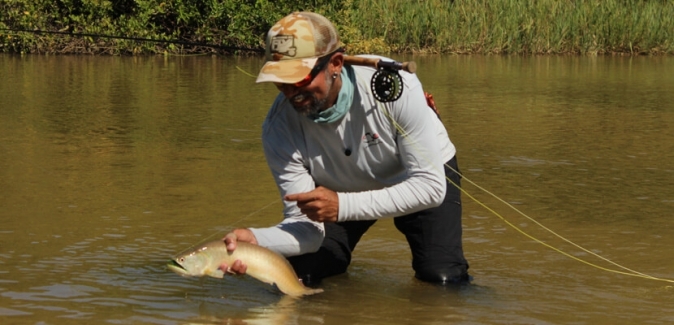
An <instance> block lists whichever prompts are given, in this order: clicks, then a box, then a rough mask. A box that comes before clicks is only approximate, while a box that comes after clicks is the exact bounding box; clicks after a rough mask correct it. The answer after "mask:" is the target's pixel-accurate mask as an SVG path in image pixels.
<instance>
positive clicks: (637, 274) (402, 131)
mask: <svg viewBox="0 0 674 325" xmlns="http://www.w3.org/2000/svg"><path fill="white" fill-rule="evenodd" d="M380 108H381V107H380ZM381 111H382V112H384V114H385V115H386V116H387V117H388V118H389V119H390V120H391V123H392V124H393V125H394V126H395V128H396V130H398V132H399V133H400V135H402V136H403V137H407V136H408V135H409V134H408V133H407V131H406V130H405V129H404V128H403V127H402V126H401V125H400V124H398V122H397V121H396V120H395V119H394V118H393V116H391V114H390V112H389V111H388V110H387V109H385V107H384V109H381ZM413 145H418V144H417V143H413ZM426 158H427V157H426ZM445 166H446V167H448V168H449V169H450V170H452V171H453V172H455V173H456V174H457V175H459V176H460V177H461V178H463V179H464V180H466V181H467V182H468V183H470V184H472V185H473V186H475V187H477V188H478V189H479V190H481V191H483V192H485V193H487V194H489V195H490V196H492V197H494V198H496V199H497V200H498V201H500V202H502V203H503V204H505V205H506V206H507V207H509V208H511V209H513V210H514V211H515V212H517V213H519V214H520V215H522V216H524V217H525V218H526V219H528V220H530V221H531V222H533V223H534V224H536V225H537V226H539V227H541V228H542V229H544V230H545V231H547V232H549V233H550V234H552V235H554V236H555V237H557V238H559V239H561V240H563V241H565V242H567V243H569V244H571V245H573V246H574V247H576V248H578V249H580V250H582V251H584V252H586V253H588V254H591V255H593V256H595V257H597V258H599V259H601V260H603V261H606V262H608V263H610V264H612V265H614V266H616V267H618V268H620V269H623V270H625V271H626V272H624V271H619V270H615V269H610V268H606V267H603V266H600V265H597V264H595V263H592V262H589V261H587V260H584V259H582V258H579V257H576V256H573V255H571V254H569V253H567V252H565V251H563V250H562V249H559V248H556V247H554V246H552V245H550V244H548V243H546V242H544V241H543V240H540V239H538V238H536V237H535V236H533V235H531V234H529V233H527V232H525V231H524V230H522V229H521V228H519V227H517V226H516V225H514V224H513V223H512V222H510V221H508V220H507V219H506V218H505V217H503V216H502V215H501V214H499V213H498V212H496V211H495V210H494V209H492V208H490V207H489V206H487V205H486V204H485V203H483V202H481V201H480V200H478V199H477V198H475V197H474V196H473V195H471V194H470V193H468V191H467V190H466V189H464V188H463V187H461V186H459V185H458V184H456V183H455V182H454V181H452V180H451V179H449V177H446V176H445V178H446V179H447V181H449V182H450V183H451V184H452V185H454V186H455V187H456V188H458V189H459V190H460V191H461V192H462V193H463V194H465V195H467V196H468V197H469V198H470V199H471V200H473V201H475V202H476V203H477V204H479V205H480V206H482V207H483V208H485V209H486V210H487V211H489V212H491V213H492V214H494V215H495V216H497V217H498V218H499V219H501V220H502V221H503V222H505V223H506V224H507V225H508V226H510V227H511V228H513V229H515V230H516V231H517V232H519V233H520V234H522V235H524V236H525V237H527V238H529V239H531V240H533V241H535V242H537V243H539V244H541V245H543V246H545V247H547V248H550V249H552V250H553V251H556V252H558V253H560V254H562V255H564V256H567V257H569V258H571V259H573V260H576V261H578V262H581V263H583V264H586V265H589V266H592V267H594V268H597V269H599V270H603V271H606V272H612V273H617V274H622V275H628V276H634V277H640V278H644V279H649V280H656V281H663V282H669V283H674V280H670V279H665V278H658V277H654V276H651V275H648V274H644V273H641V272H638V271H635V270H632V269H630V268H628V267H625V266H623V265H621V264H619V263H616V262H614V261H611V260H610V259H608V258H605V257H603V256H601V255H599V254H597V253H594V252H592V251H590V250H589V249H586V248H584V247H582V246H580V245H578V244H576V243H574V242H572V241H571V240H569V239H567V238H565V237H564V236H562V235H560V234H558V233H556V232H555V231H553V230H552V229H550V228H548V227H546V226H544V225H543V224H541V223H540V222H538V221H536V220H534V219H533V218H532V217H530V216H528V215H527V214H525V213H524V212H522V211H520V210H519V209H517V208H515V207H514V206H513V205H512V204H509V203H508V202H506V201H505V200H503V199H501V198H500V197H498V196H497V195H496V194H494V193H492V192H490V191H488V190H486V189H485V188H483V187H481V186H479V185H478V184H476V183H475V182H473V181H471V180H470V179H468V178H466V177H465V176H464V175H463V174H461V173H460V172H459V171H458V170H455V169H454V168H452V167H451V166H449V165H447V164H445Z"/></svg>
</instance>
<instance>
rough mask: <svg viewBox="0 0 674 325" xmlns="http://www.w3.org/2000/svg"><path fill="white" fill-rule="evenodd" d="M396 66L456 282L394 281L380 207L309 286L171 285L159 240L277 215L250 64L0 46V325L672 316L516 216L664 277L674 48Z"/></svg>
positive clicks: (641, 288) (261, 107)
mask: <svg viewBox="0 0 674 325" xmlns="http://www.w3.org/2000/svg"><path fill="white" fill-rule="evenodd" d="M397 58H398V59H400V60H409V59H413V60H415V61H416V62H417V64H418V66H419V71H418V75H419V77H420V78H421V80H422V82H423V83H424V85H425V88H426V90H427V91H429V92H431V93H433V95H434V97H435V100H436V102H437V104H438V106H440V110H441V113H442V119H443V121H444V123H445V125H446V126H447V129H448V130H449V133H450V137H451V138H452V140H453V142H454V143H455V144H456V146H457V148H458V151H459V163H460V167H461V170H462V172H463V173H464V174H465V177H466V179H464V188H465V189H466V191H467V192H468V194H470V195H471V196H472V197H474V198H475V200H476V201H477V202H480V203H477V202H476V201H473V200H472V199H471V198H470V197H469V196H468V195H464V198H463V199H464V207H465V208H464V244H465V252H466V256H467V258H468V259H469V262H470V263H471V269H470V272H471V274H472V275H473V276H474V278H475V279H474V282H473V284H472V285H470V286H465V287H460V288H443V287H437V286H433V285H428V284H424V283H421V282H419V281H416V280H415V279H414V278H413V276H412V275H413V274H412V271H411V267H410V254H409V252H408V249H407V245H406V242H405V240H404V238H403V236H402V235H401V234H399V233H398V232H397V231H396V230H395V227H394V226H393V224H392V222H391V220H382V221H380V222H378V223H377V224H376V225H375V226H374V227H373V228H372V229H371V230H370V231H369V232H368V233H367V234H366V236H365V237H364V238H363V240H362V242H361V243H360V244H359V247H358V249H357V250H356V254H355V257H354V261H353V264H352V265H351V267H350V269H349V272H348V274H345V275H342V276H337V277H334V278H330V279H327V280H325V281H324V283H323V284H322V287H323V288H324V289H325V292H324V293H322V294H320V295H316V296H311V297H307V298H304V299H300V300H292V299H287V298H285V297H282V296H280V295H279V294H278V293H276V292H275V291H273V290H272V289H270V288H268V287H266V286H264V285H261V284H260V283H258V282H256V281H254V280H251V279H248V278H245V277H244V278H228V279H225V280H218V279H201V280H198V279H187V278H181V277H179V276H177V275H176V274H173V273H172V272H170V271H168V270H167V269H166V268H165V267H164V265H165V263H166V262H167V259H168V257H169V256H171V255H172V254H174V253H176V252H178V251H181V250H182V249H184V248H186V247H187V246H189V245H191V244H194V243H196V242H198V241H201V240H203V239H205V238H209V237H217V236H222V235H224V233H225V232H226V231H227V230H229V229H232V228H233V227H237V226H256V227H263V226H268V225H272V224H274V223H276V222H277V221H278V220H279V219H280V218H281V214H280V213H281V204H280V201H279V197H278V193H277V190H276V187H275V185H274V183H273V181H272V179H271V176H270V173H269V172H268V169H267V166H266V163H265V162H264V157H263V154H262V148H261V143H260V126H261V123H262V120H263V118H264V116H265V113H266V110H267V108H268V106H269V104H270V103H271V101H272V99H273V97H274V96H275V90H274V87H273V86H271V85H256V84H255V83H254V79H253V78H251V77H249V76H247V75H246V74H245V73H243V72H241V70H244V71H248V72H251V73H253V74H254V73H255V72H256V71H257V70H258V69H259V67H260V66H261V64H262V61H261V59H259V58H230V57H225V58H223V57H207V56H199V57H176V56H168V57H92V56H14V55H0V323H2V324H78V323H81V324H94V323H97V324H227V323H239V321H240V323H250V324H412V323H413V324H635V323H636V324H666V323H672V322H674V287H673V286H674V284H673V283H671V282H666V281H658V280H653V279H645V278H640V277H633V276H628V275H623V274H617V273H614V272H610V271H607V270H605V269H600V268H597V267H593V266H590V265H587V264H584V263H583V262H580V261H578V260H575V259H574V258H580V259H582V260H584V261H588V262H590V263H594V264H597V265H598V266H600V267H602V268H610V269H618V268H617V267H616V266H614V265H611V264H609V263H607V262H605V261H603V260H601V259H599V258H597V257H595V256H593V255H592V254H590V253H588V252H584V251H582V250H580V249H579V248H577V247H575V246H573V245H571V244H569V243H568V242H566V241H564V240H562V239H560V238H557V237H555V236H553V235H551V234H550V233H549V232H547V231H545V230H544V229H542V228H541V227H539V226H538V225H537V224H536V222H538V223H540V224H542V225H544V226H545V227H547V228H549V229H550V230H552V231H554V232H555V233H557V234H559V235H560V236H562V237H563V238H565V239H566V240H568V241H570V242H572V243H575V244H578V245H580V246H582V247H585V248H587V249H588V250H589V251H590V252H592V253H595V254H598V255H600V256H602V257H604V258H606V259H609V260H611V261H614V262H616V263H618V264H620V265H622V266H625V267H628V268H630V269H632V270H634V271H638V272H643V273H645V274H648V275H650V276H653V277H657V278H661V279H674V249H673V247H674V236H673V233H674V229H673V227H672V223H673V222H672V217H674V215H673V214H674V212H672V211H674V58H671V57H634V58H631V57H500V56H426V57H397ZM237 66H238V67H239V68H240V69H241V70H239V69H237V68H236V67H237ZM468 180H470V181H472V182H474V183H475V184H477V185H478V186H480V188H478V187H477V186H475V185H473V184H471V183H470V182H469V181H468ZM481 188H482V189H484V190H487V191H489V192H491V193H493V194H494V195H495V196H496V197H498V198H500V199H501V200H503V202H506V203H507V204H509V205H511V206H512V207H515V208H516V209H517V210H518V211H521V212H522V214H525V215H527V216H529V217H531V218H532V219H533V220H534V221H532V220H530V219H527V218H526V217H524V216H523V215H522V214H519V213H518V212H517V211H515V210H513V209H512V208H510V207H509V206H508V205H506V204H505V203H503V202H502V201H500V200H498V199H496V198H495V197H493V196H490V195H489V194H487V193H486V192H485V191H483V190H482V189H481ZM482 204H484V206H483V205H482ZM485 206H486V207H488V208H489V209H491V210H493V211H494V212H492V211H490V210H489V209H487V208H486V207H485ZM496 214H498V215H496ZM499 216H500V217H502V218H504V220H505V221H504V220H502V219H501V218H500V217H499ZM508 223H510V224H512V225H514V226H516V227H517V228H518V229H521V230H522V231H523V232H524V233H525V234H527V235H529V236H532V237H533V238H536V239H538V240H542V241H544V242H545V243H547V244H548V245H550V246H551V247H552V248H554V249H560V250H562V251H564V252H566V253H567V254H569V255H570V256H571V257H569V256H565V255H563V254H561V253H560V252H558V251H555V250H554V249H551V248H549V247H546V246H544V245H542V244H540V243H538V242H537V241H536V240H534V239H532V237H528V236H527V235H524V234H522V233H520V232H519V231H518V230H516V229H514V228H513V227H511V226H509V225H508ZM572 257H574V258H572ZM621 271H624V270H621ZM624 272H627V271H624Z"/></svg>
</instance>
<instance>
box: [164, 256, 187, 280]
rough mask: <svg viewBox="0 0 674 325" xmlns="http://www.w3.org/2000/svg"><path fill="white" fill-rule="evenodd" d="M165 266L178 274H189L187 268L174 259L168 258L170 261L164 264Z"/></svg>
mask: <svg viewBox="0 0 674 325" xmlns="http://www.w3.org/2000/svg"><path fill="white" fill-rule="evenodd" d="M166 267H167V268H168V269H169V270H171V271H173V272H175V273H178V274H180V275H182V276H187V275H189V274H188V272H187V270H186V269H185V268H184V267H183V266H182V265H180V263H178V262H177V261H176V260H170V261H169V262H168V263H167V264H166Z"/></svg>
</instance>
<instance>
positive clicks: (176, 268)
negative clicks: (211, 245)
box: [166, 247, 213, 276]
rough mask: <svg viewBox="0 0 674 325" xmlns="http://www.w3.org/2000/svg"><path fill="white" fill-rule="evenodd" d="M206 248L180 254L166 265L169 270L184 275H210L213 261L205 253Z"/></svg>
mask: <svg viewBox="0 0 674 325" xmlns="http://www.w3.org/2000/svg"><path fill="white" fill-rule="evenodd" d="M204 251H205V248H204V247H202V248H200V249H198V250H195V251H192V252H187V253H183V254H178V255H176V256H175V257H173V259H171V261H170V262H169V263H168V264H167V265H166V266H167V267H168V268H169V270H171V271H173V272H175V273H177V274H179V275H182V276H204V275H210V273H212V272H213V270H210V267H211V261H210V257H209V256H208V254H205V252H204Z"/></svg>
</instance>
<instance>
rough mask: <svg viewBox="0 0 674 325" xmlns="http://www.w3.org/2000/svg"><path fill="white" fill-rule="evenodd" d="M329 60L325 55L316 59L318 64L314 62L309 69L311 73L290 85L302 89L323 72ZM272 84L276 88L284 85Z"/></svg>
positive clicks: (330, 56) (329, 56) (329, 57)
mask: <svg viewBox="0 0 674 325" xmlns="http://www.w3.org/2000/svg"><path fill="white" fill-rule="evenodd" d="M331 58H332V55H326V56H324V57H322V58H320V59H318V62H316V64H315V65H314V67H313V68H312V69H311V72H309V74H308V75H307V76H306V77H304V79H302V80H300V81H298V82H296V83H294V84H290V85H293V86H295V88H302V87H306V86H308V85H309V84H311V83H312V82H313V81H314V79H316V76H318V74H319V73H321V71H323V69H324V68H325V66H326V65H328V62H330V59H331ZM274 84H275V85H276V87H282V86H283V85H286V84H284V83H280V82H275V83H274Z"/></svg>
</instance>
